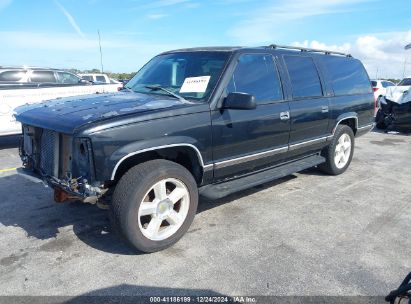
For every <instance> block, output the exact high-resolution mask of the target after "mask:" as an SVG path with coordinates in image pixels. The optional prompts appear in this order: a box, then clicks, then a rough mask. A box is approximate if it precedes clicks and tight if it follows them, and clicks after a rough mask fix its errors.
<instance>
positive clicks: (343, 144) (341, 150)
mask: <svg viewBox="0 0 411 304" xmlns="http://www.w3.org/2000/svg"><path fill="white" fill-rule="evenodd" d="M351 145H352V144H351V138H350V136H349V135H348V134H347V133H344V134H342V135H341V136H340V138H339V139H338V142H337V145H336V147H335V154H334V163H335V166H336V167H337V168H338V169H342V168H344V166H345V165H346V164H347V163H348V161H349V159H350V154H351Z"/></svg>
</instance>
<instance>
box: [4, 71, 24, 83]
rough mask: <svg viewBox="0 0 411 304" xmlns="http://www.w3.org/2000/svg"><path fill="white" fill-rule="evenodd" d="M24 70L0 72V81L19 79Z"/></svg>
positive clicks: (22, 75)
mask: <svg viewBox="0 0 411 304" xmlns="http://www.w3.org/2000/svg"><path fill="white" fill-rule="evenodd" d="M25 74H26V71H5V72H2V73H1V72H0V81H19V80H21V79H22V78H23V77H24V75H25Z"/></svg>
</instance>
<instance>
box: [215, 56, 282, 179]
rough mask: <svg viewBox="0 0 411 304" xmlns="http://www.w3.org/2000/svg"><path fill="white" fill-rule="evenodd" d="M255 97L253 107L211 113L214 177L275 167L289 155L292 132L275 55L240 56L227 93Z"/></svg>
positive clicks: (221, 177)
mask: <svg viewBox="0 0 411 304" xmlns="http://www.w3.org/2000/svg"><path fill="white" fill-rule="evenodd" d="M231 92H239V93H247V94H250V95H253V96H254V97H255V100H256V102H257V107H256V108H255V109H248V110H242V109H241V110H240V109H228V108H224V106H223V108H221V109H219V110H216V111H213V112H212V114H211V119H212V132H213V149H214V150H213V158H214V162H215V167H214V178H215V179H216V180H221V179H226V178H230V177H233V176H235V175H241V174H246V173H247V172H250V171H253V170H258V169H261V168H264V167H267V166H271V165H274V164H276V163H278V162H280V161H281V160H283V159H284V158H285V154H286V153H285V152H287V151H288V138H289V132H290V120H289V104H288V101H286V100H285V99H284V94H283V89H282V84H281V79H280V75H279V72H278V69H277V64H276V62H275V59H274V57H273V56H272V55H271V54H260V53H254V54H242V55H241V56H240V57H239V58H238V61H237V64H236V67H235V70H234V72H233V74H232V77H231V80H230V82H229V84H228V86H227V88H226V94H229V93H231Z"/></svg>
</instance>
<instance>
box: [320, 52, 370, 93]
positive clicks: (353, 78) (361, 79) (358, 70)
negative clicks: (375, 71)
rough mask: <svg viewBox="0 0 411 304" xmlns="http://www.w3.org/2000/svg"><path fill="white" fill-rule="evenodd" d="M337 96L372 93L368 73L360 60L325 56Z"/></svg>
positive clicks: (324, 59) (323, 58)
mask: <svg viewBox="0 0 411 304" xmlns="http://www.w3.org/2000/svg"><path fill="white" fill-rule="evenodd" d="M322 60H323V61H324V63H325V66H326V68H327V71H328V75H329V76H330V78H331V79H330V80H331V83H332V87H333V89H334V93H335V95H347V94H348V95H349V94H367V93H371V92H372V89H371V84H370V81H369V79H368V75H367V72H366V71H365V69H364V67H363V65H362V64H361V62H360V61H359V60H356V59H352V58H344V57H336V56H323V57H322Z"/></svg>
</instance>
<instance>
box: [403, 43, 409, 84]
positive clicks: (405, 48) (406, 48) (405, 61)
mask: <svg viewBox="0 0 411 304" xmlns="http://www.w3.org/2000/svg"><path fill="white" fill-rule="evenodd" d="M409 49H411V43H408V44H407V45H406V46H404V50H409ZM404 57H405V58H404V69H403V70H402V78H405V69H406V66H407V55H405V56H404Z"/></svg>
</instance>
